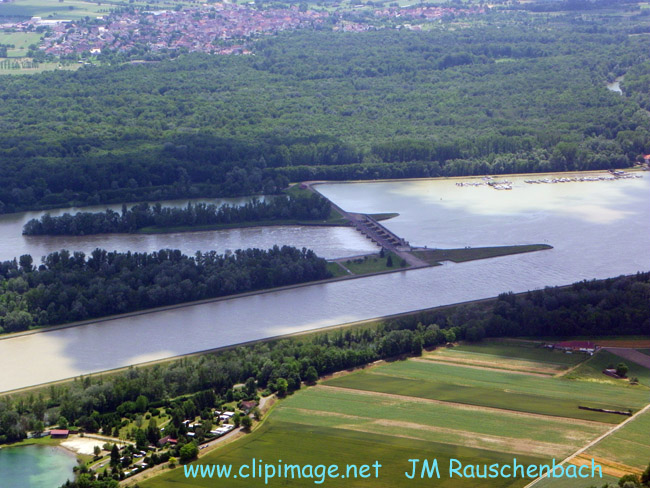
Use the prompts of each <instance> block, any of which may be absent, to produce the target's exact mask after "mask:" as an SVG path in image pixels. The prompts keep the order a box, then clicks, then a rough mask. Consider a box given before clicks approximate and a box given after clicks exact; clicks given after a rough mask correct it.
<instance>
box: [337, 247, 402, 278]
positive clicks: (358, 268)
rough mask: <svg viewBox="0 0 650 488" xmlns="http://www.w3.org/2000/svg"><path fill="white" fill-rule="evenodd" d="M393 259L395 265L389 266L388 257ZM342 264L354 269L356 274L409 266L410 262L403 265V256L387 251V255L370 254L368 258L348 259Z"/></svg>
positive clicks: (351, 269)
mask: <svg viewBox="0 0 650 488" xmlns="http://www.w3.org/2000/svg"><path fill="white" fill-rule="evenodd" d="M389 256H390V258H391V259H392V261H393V266H390V267H389V266H388V265H387V264H386V263H387V262H388V257H389ZM341 264H343V266H345V267H346V268H348V269H349V270H350V271H352V272H353V273H354V274H357V275H358V274H366V273H377V272H379V271H390V270H391V269H402V268H407V267H408V264H405V265H404V266H403V265H402V258H400V257H399V256H398V255H396V254H395V253H392V252H389V253H386V256H385V257H383V258H381V257H379V255H376V256H368V257H367V258H365V259H364V258H360V259H348V260H347V261H343V262H342V263H341Z"/></svg>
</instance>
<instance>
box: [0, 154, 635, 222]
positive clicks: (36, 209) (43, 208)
mask: <svg viewBox="0 0 650 488" xmlns="http://www.w3.org/2000/svg"><path fill="white" fill-rule="evenodd" d="M615 169H621V170H622V171H626V172H644V170H643V168H642V166H641V165H640V164H639V163H635V164H634V165H633V166H626V167H624V168H615ZM608 172H609V171H608V170H606V169H589V170H584V171H548V172H539V173H505V174H482V175H465V176H427V177H421V178H385V179H374V180H306V181H292V182H290V183H289V187H291V186H292V185H299V184H301V183H305V184H309V185H322V184H349V183H378V182H399V181H429V180H453V179H467V178H479V179H480V178H485V177H487V176H489V177H492V178H501V177H519V176H530V175H540V176H543V175H574V174H591V173H608ZM319 193H320V192H319ZM275 195H276V194H271V195H264V194H261V193H255V194H253V195H239V196H236V197H226V196H221V197H206V196H194V197H190V196H188V197H182V198H170V199H166V200H165V201H170V202H186V201H188V200H206V199H207V200H218V199H227V198H246V197H261V196H275ZM144 202H147V203H151V200H149V199H146V200H135V201H133V200H131V201H110V202H103V203H102V202H100V203H89V204H87V205H86V204H79V202H77V203H76V204H72V203H71V202H68V204H67V205H65V206H54V207H52V206H48V205H44V206H40V207H38V206H37V207H33V208H26V209H20V210H17V211H14V212H6V213H2V214H0V215H16V214H21V213H27V212H50V211H54V210H64V209H69V208H78V209H83V208H86V207H97V206H104V205H122V204H124V205H127V206H128V205H137V204H138V203H144Z"/></svg>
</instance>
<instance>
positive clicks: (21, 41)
mask: <svg viewBox="0 0 650 488" xmlns="http://www.w3.org/2000/svg"><path fill="white" fill-rule="evenodd" d="M2 5H4V4H0V11H2ZM41 36H42V34H39V33H36V32H0V44H9V45H13V46H14V47H13V48H11V47H10V48H8V49H7V56H8V57H10V58H22V57H24V56H26V55H27V50H28V48H29V46H30V45H31V44H38V41H39V40H40V39H41Z"/></svg>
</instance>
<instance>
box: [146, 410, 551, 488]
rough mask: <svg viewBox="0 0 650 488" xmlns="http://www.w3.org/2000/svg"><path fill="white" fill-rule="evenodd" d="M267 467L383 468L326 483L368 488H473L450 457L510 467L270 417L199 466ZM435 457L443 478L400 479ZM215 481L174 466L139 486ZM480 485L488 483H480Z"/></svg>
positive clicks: (426, 445)
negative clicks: (404, 487)
mask: <svg viewBox="0 0 650 488" xmlns="http://www.w3.org/2000/svg"><path fill="white" fill-rule="evenodd" d="M253 458H255V459H256V460H258V462H259V460H261V461H263V462H266V463H276V464H277V463H278V460H279V459H281V460H282V461H283V463H285V464H300V465H302V466H304V465H306V464H312V465H318V464H324V465H330V464H336V465H338V466H340V469H341V470H343V471H344V470H345V469H346V466H347V465H349V464H357V465H361V464H368V465H371V464H373V463H374V462H375V461H379V463H380V464H381V466H382V467H381V469H380V471H379V477H378V478H377V479H375V478H374V469H373V470H372V473H373V477H372V478H368V479H359V478H357V479H354V480H353V479H351V478H348V479H345V480H341V479H337V480H331V481H330V480H328V481H327V482H326V484H327V486H340V487H347V486H355V487H356V486H359V487H368V488H370V487H372V488H382V487H386V488H389V487H390V488H393V487H395V486H400V485H401V484H406V483H408V486H414V487H419V486H422V487H423V486H431V483H432V482H434V483H435V485H436V486H442V487H452V486H453V487H468V488H469V487H475V486H476V480H472V479H462V480H459V479H457V478H453V479H449V478H448V477H447V471H446V470H447V466H448V464H449V459H450V458H457V459H460V460H462V461H463V463H465V464H485V463H487V464H491V463H512V459H513V456H512V455H508V454H501V453H497V452H494V451H487V450H481V449H473V448H467V447H462V446H454V445H450V444H442V443H437V442H430V441H421V440H416V439H410V438H409V439H406V438H401V437H396V436H392V435H378V434H371V433H366V432H354V431H350V430H347V429H340V428H331V427H319V426H316V425H303V424H299V423H295V422H284V421H279V420H276V419H275V418H271V419H269V420H267V421H266V422H265V424H264V425H263V426H262V427H261V428H260V429H258V430H256V431H255V432H253V433H252V434H250V435H248V436H246V437H245V438H243V439H241V440H239V441H238V442H235V443H233V444H230V445H228V446H225V447H224V448H222V449H219V450H218V451H215V452H213V453H210V454H208V455H207V456H205V457H204V458H202V459H201V464H214V463H219V464H232V465H233V466H234V467H235V468H236V469H238V467H239V466H241V465H242V464H249V463H251V459H253ZM434 458H435V459H437V460H438V463H439V465H440V467H441V473H440V474H441V479H440V480H438V479H434V480H430V479H413V480H407V479H406V478H405V476H404V473H405V472H406V471H410V469H409V468H410V463H409V462H408V460H409V459H434ZM516 458H517V461H518V462H519V463H522V464H528V463H531V464H539V463H543V462H545V460H544V459H540V458H534V457H531V456H524V455H518V456H516ZM217 483H218V482H217V481H216V480H212V481H206V480H202V479H187V478H186V477H185V475H184V471H183V469H182V468H177V469H175V470H174V471H172V472H168V473H166V474H165V475H163V476H160V477H157V478H155V479H152V480H149V481H144V482H141V483H140V486H142V488H146V487H155V488H158V487H161V488H164V487H175V488H184V487H196V486H201V487H205V486H213V485H216V484H217ZM313 484H314V483H313V481H312V480H305V479H302V480H296V481H294V482H288V481H287V480H279V479H273V480H270V481H269V483H268V485H265V484H264V480H263V479H261V480H260V479H257V480H251V479H241V478H239V479H231V480H230V481H229V482H228V486H234V487H237V486H246V487H255V486H271V487H273V486H296V487H297V486H312V485H313ZM525 484H526V481H525V480H514V481H513V480H509V479H504V478H497V479H494V480H490V483H489V486H490V487H495V488H496V487H504V488H505V487H520V486H524V485H525ZM484 485H487V483H486V484H484Z"/></svg>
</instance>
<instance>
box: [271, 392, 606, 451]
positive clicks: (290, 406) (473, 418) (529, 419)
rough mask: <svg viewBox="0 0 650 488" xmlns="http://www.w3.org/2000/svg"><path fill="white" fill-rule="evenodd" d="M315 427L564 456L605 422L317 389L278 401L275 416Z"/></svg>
mask: <svg viewBox="0 0 650 488" xmlns="http://www.w3.org/2000/svg"><path fill="white" fill-rule="evenodd" d="M274 418H276V419H278V420H282V421H287V422H289V421H291V422H297V423H302V424H308V425H317V426H319V427H338V428H346V429H350V430H357V431H362V432H370V433H379V434H389V435H398V436H405V437H410V438H416V439H422V440H431V441H435V442H444V443H452V444H459V445H466V446H472V447H479V448H485V449H492V450H498V451H499V452H510V453H513V454H522V453H524V454H525V453H528V452H530V449H531V447H532V446H534V448H535V452H536V453H538V454H540V455H541V454H545V455H549V456H555V457H565V456H566V455H568V454H570V453H571V452H573V451H575V450H576V449H578V448H579V447H580V446H582V445H584V444H586V443H587V442H588V441H589V440H590V439H593V437H594V436H596V435H598V434H601V433H603V432H605V431H606V430H607V429H608V428H609V426H607V425H606V424H603V425H599V424H592V423H588V422H576V421H574V420H563V419H557V418H552V417H543V416H530V415H521V414H519V413H517V412H499V411H494V410H485V409H476V408H473V407H466V408H463V407H459V406H458V405H446V404H444V403H437V402H436V403H434V402H428V401H421V400H419V399H415V398H409V397H396V396H394V395H390V396H387V395H382V394H369V393H367V392H356V391H351V390H345V389H333V388H323V387H316V388H310V389H308V390H306V391H304V392H301V393H300V394H299V395H293V396H292V397H291V398H288V399H287V400H286V401H284V402H283V403H282V408H280V409H278V410H277V411H276V412H275V417H274Z"/></svg>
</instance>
